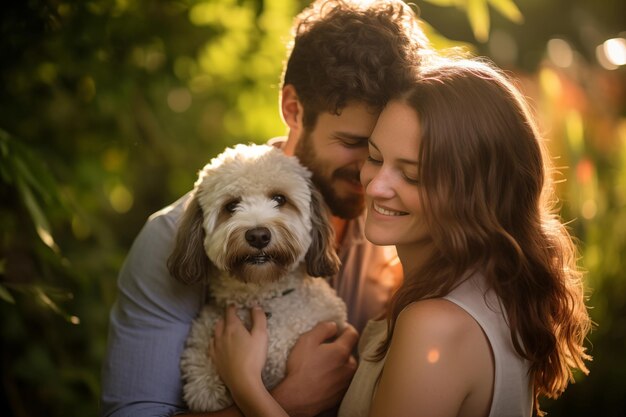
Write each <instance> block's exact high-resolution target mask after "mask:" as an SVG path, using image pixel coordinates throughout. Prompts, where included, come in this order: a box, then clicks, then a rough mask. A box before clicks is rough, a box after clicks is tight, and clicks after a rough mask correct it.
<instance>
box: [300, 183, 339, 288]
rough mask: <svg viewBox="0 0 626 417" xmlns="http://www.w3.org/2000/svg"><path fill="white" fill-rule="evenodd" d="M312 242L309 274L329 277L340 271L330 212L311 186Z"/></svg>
mask: <svg viewBox="0 0 626 417" xmlns="http://www.w3.org/2000/svg"><path fill="white" fill-rule="evenodd" d="M309 188H310V190H311V224H312V226H313V227H312V230H311V233H312V237H313V239H312V241H311V246H310V247H309V250H308V252H307V253H306V257H305V260H306V269H307V273H308V274H309V275H311V276H313V277H329V276H332V275H334V274H336V273H337V271H339V265H340V261H339V258H338V257H337V253H336V252H335V232H334V230H333V228H332V226H331V224H330V221H329V212H328V209H327V208H326V204H325V203H324V200H323V198H322V195H321V194H320V192H319V191H317V189H316V188H315V187H314V186H313V185H312V184H311V185H310V186H309Z"/></svg>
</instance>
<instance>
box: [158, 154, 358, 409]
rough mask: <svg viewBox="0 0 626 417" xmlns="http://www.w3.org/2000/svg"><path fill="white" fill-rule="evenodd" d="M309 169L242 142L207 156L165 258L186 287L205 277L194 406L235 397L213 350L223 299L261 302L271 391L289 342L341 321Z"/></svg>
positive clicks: (192, 379) (332, 261)
mask: <svg viewBox="0 0 626 417" xmlns="http://www.w3.org/2000/svg"><path fill="white" fill-rule="evenodd" d="M310 177H311V174H310V172H309V171H308V170H307V169H306V168H304V167H303V166H302V165H300V164H299V163H298V160H297V159H296V158H295V157H289V156H286V155H285V154H283V152H281V151H280V150H278V149H276V148H274V147H272V146H267V145H238V146H236V147H234V148H229V149H227V150H225V151H224V152H223V153H222V154H220V155H219V156H217V157H216V158H214V159H213V160H211V162H210V163H209V164H207V165H206V166H205V167H204V168H203V169H202V171H201V172H200V175H199V178H198V180H197V181H196V184H195V188H194V191H193V195H192V197H191V198H190V200H189V202H188V204H187V206H186V208H185V213H184V215H183V218H182V221H181V224H180V228H179V230H178V235H177V240H176V245H175V248H174V251H173V252H172V255H171V256H170V258H169V260H168V267H169V269H170V272H171V273H172V275H173V276H174V277H175V278H177V279H179V280H181V281H183V282H185V283H188V284H191V283H195V282H198V281H199V280H203V279H208V285H209V289H210V301H209V303H208V304H207V305H206V306H205V307H204V308H203V309H202V311H201V312H200V315H199V316H198V318H197V319H196V320H195V321H194V323H193V324H192V328H191V331H190V334H189V337H188V339H187V345H186V348H185V350H184V352H183V355H182V358H181V371H182V377H183V380H184V389H183V391H184V399H185V401H186V402H187V405H188V406H189V408H190V409H191V410H192V411H216V410H220V409H223V408H226V407H228V406H229V405H231V404H232V403H233V401H232V398H231V396H230V394H229V392H228V389H227V388H226V386H225V385H224V384H223V382H222V381H221V380H220V378H219V376H218V375H217V373H216V371H215V367H214V365H213V363H212V360H211V358H210V357H209V355H208V347H209V343H211V342H212V337H213V327H214V325H215V322H216V320H217V319H218V318H219V317H221V316H222V315H223V312H224V308H225V307H226V306H227V305H230V304H234V305H236V306H237V307H238V315H239V317H240V318H241V319H242V320H243V321H244V322H245V323H246V325H249V321H250V318H249V315H248V309H249V308H250V307H251V306H252V305H254V304H256V303H258V304H260V305H261V307H262V308H263V309H264V311H265V312H266V315H267V316H268V321H267V326H268V332H269V346H268V357H267V362H266V364H265V368H264V369H263V373H262V377H263V381H264V383H265V385H266V386H267V387H268V389H271V388H273V387H274V386H275V385H276V384H278V382H280V381H281V380H282V379H283V378H284V376H285V366H286V362H287V356H288V354H289V351H290V349H291V348H292V347H293V345H294V344H295V342H296V340H297V339H298V337H299V336H300V335H301V334H302V333H304V332H306V331H308V330H310V329H311V328H313V327H314V326H315V324H317V323H319V322H320V321H324V320H329V321H335V322H336V323H337V324H338V325H339V326H340V327H343V326H344V324H345V321H346V308H345V304H344V303H343V301H342V300H341V299H340V298H339V297H337V295H336V294H335V292H334V291H333V290H332V289H331V288H330V286H329V285H328V284H327V282H326V281H325V280H324V279H322V278H313V277H326V276H330V275H333V274H335V273H336V272H337V270H338V268H339V260H338V258H337V255H336V254H335V251H334V248H333V243H334V242H333V241H334V236H333V231H332V227H331V226H330V224H329V222H328V215H327V212H326V207H325V205H324V203H323V200H322V198H321V196H320V194H319V193H318V191H317V190H316V189H315V187H314V186H313V184H312V183H311V180H310Z"/></svg>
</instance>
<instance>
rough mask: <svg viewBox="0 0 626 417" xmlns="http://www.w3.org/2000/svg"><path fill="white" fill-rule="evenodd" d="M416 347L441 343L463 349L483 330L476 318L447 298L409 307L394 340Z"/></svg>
mask: <svg viewBox="0 0 626 417" xmlns="http://www.w3.org/2000/svg"><path fill="white" fill-rule="evenodd" d="M396 335H397V337H402V338H403V339H408V340H407V341H408V342H410V341H411V340H414V342H415V343H438V344H446V345H450V347H452V348H455V347H456V348H463V345H464V342H467V343H471V342H472V339H473V337H471V336H474V337H475V336H481V337H482V330H481V328H480V326H479V325H478V323H477V322H476V321H475V320H474V318H473V317H472V316H471V315H470V314H469V313H468V312H467V311H465V310H464V309H463V308H461V307H459V306H458V305H457V304H455V303H453V302H451V301H448V300H446V299H443V298H432V299H427V300H420V301H416V302H413V303H411V304H409V305H408V306H407V307H405V308H404V310H402V312H401V313H400V315H399V316H398V319H397V322H396V325H395V329H394V336H396Z"/></svg>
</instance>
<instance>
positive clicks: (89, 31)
mask: <svg viewBox="0 0 626 417" xmlns="http://www.w3.org/2000/svg"><path fill="white" fill-rule="evenodd" d="M11 3H12V4H11V6H7V5H4V6H3V9H2V14H1V15H0V56H1V58H2V60H1V63H0V67H1V72H0V74H1V77H2V79H1V80H0V109H1V110H0V201H1V206H0V334H1V338H2V345H1V350H0V360H1V361H2V362H1V369H2V388H1V389H0V414H1V415H3V416H18V417H21V416H42V415H46V416H92V415H96V414H97V411H98V397H99V391H100V381H99V378H100V375H99V372H100V364H101V361H102V358H103V354H104V350H105V345H106V335H107V325H108V323H107V321H108V311H109V309H110V307H111V304H112V303H113V301H114V299H115V291H116V289H115V280H116V275H117V272H118V270H119V268H120V266H121V263H122V262H123V260H124V257H125V255H126V253H127V251H128V249H129V247H130V245H131V243H132V240H133V238H134V237H135V235H136V234H137V233H138V231H139V229H140V228H141V226H142V225H143V223H144V222H145V220H146V218H147V216H148V215H149V214H150V213H152V212H154V211H156V210H158V209H159V208H161V207H162V206H164V205H166V204H168V203H170V202H172V201H174V200H175V199H176V198H178V197H179V196H180V195H182V194H183V193H185V192H186V191H188V190H189V189H190V188H191V186H192V184H193V182H194V178H195V176H196V172H197V170H198V169H199V168H200V167H201V166H203V165H204V164H205V163H206V162H207V161H208V159H209V158H210V157H212V156H215V155H216V154H217V153H218V152H219V151H221V150H222V149H223V148H224V147H225V146H227V145H231V144H234V143H238V142H249V141H252V142H258V143H261V142H264V141H266V140H267V139H268V138H270V137H273V136H277V135H281V134H283V133H284V132H285V129H284V127H283V125H282V123H281V120H280V118H279V114H278V107H277V103H278V101H277V97H278V92H279V88H278V87H279V79H280V72H281V67H282V62H283V59H284V58H285V44H286V42H287V41H288V40H289V37H288V35H289V27H290V23H291V19H292V17H293V16H294V15H295V14H296V13H297V12H298V11H299V10H301V9H302V8H303V7H304V6H305V5H306V4H307V2H306V1H297V0H282V1H279V0H177V1H163V0H162V1H156V0H115V1H104V0H85V1H69V0H28V1H21V2H11ZM414 3H415V4H416V5H417V7H418V8H419V9H420V11H421V16H422V18H423V20H424V28H425V30H426V31H427V32H428V34H429V36H430V38H431V39H432V41H433V43H434V45H435V46H436V47H438V48H444V47H450V46H462V47H464V48H467V49H469V50H471V51H473V52H474V53H476V54H480V55H486V56H488V57H490V58H491V59H492V60H494V61H495V62H496V63H497V64H498V65H500V66H501V67H503V68H504V69H506V70H507V71H509V72H510V73H511V74H514V75H515V76H516V77H518V79H519V80H520V87H521V88H522V90H523V91H524V93H525V94H526V95H527V96H528V97H529V100H530V102H531V103H532V106H533V108H534V109H535V111H536V113H537V117H538V118H539V120H540V125H541V127H542V131H543V132H544V134H545V137H546V138H547V139H548V140H549V145H550V149H551V152H552V155H553V156H554V157H555V158H557V159H556V165H557V166H558V167H559V168H560V169H559V180H560V183H559V195H560V200H561V207H562V215H563V217H564V218H565V219H566V220H567V221H569V222H570V223H569V224H570V228H571V230H572V232H573V233H574V234H575V235H576V236H577V238H578V239H579V241H580V252H581V265H582V266H583V267H584V268H585V269H586V270H587V271H588V272H587V274H586V283H587V286H588V288H589V296H590V300H589V305H590V306H591V310H590V311H591V315H592V316H593V319H594V321H595V322H596V323H597V328H596V329H595V330H594V331H593V333H592V334H591V336H590V340H589V344H588V345H589V347H590V351H591V354H592V355H593V356H594V361H593V362H592V363H591V364H590V369H591V374H590V375H589V376H588V377H582V376H581V375H576V381H577V382H576V383H575V384H574V385H572V386H571V387H570V388H569V389H568V390H567V391H566V393H565V395H564V396H563V397H562V398H561V399H560V400H558V401H546V402H545V403H544V408H545V409H546V410H547V411H548V412H549V415H550V416H589V415H599V416H600V415H601V416H623V415H626V388H625V387H626V382H625V381H626V272H625V270H626V107H625V106H626V97H625V95H626V67H625V66H626V39H625V38H626V2H624V0H595V1H588V0H552V1H550V0H416V1H415V2H414Z"/></svg>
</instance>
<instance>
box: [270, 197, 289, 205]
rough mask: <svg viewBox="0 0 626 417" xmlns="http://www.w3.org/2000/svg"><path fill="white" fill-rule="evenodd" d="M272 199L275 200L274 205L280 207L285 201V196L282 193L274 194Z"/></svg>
mask: <svg viewBox="0 0 626 417" xmlns="http://www.w3.org/2000/svg"><path fill="white" fill-rule="evenodd" d="M272 200H274V201H275V202H276V205H277V206H278V207H280V206H282V205H284V204H285V203H286V202H287V197H285V196H284V195H282V194H275V195H273V196H272Z"/></svg>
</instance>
